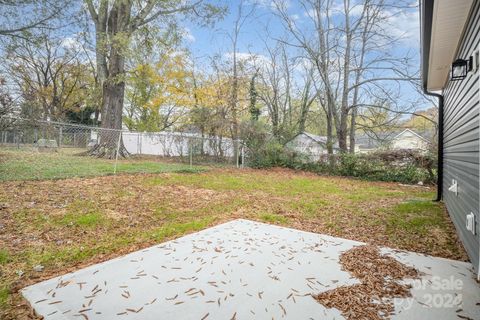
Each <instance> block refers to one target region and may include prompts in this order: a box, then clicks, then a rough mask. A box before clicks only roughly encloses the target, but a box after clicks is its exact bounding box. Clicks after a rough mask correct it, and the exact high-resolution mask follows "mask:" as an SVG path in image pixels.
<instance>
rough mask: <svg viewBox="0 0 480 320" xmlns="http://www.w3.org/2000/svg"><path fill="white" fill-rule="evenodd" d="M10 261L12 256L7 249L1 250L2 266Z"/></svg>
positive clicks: (0, 263)
mask: <svg viewBox="0 0 480 320" xmlns="http://www.w3.org/2000/svg"><path fill="white" fill-rule="evenodd" d="M8 261H10V254H9V253H8V251H7V250H6V249H0V266H1V265H4V264H7V262H8Z"/></svg>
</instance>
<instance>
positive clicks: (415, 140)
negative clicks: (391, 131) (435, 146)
mask: <svg viewBox="0 0 480 320" xmlns="http://www.w3.org/2000/svg"><path fill="white" fill-rule="evenodd" d="M428 147H429V143H428V140H427V139H425V138H424V137H422V136H421V135H419V134H418V133H416V132H415V131H412V130H410V129H405V130H403V131H402V132H400V133H399V134H397V135H396V136H395V137H393V139H392V141H391V143H390V146H389V148H390V149H391V150H419V151H427V150H428Z"/></svg>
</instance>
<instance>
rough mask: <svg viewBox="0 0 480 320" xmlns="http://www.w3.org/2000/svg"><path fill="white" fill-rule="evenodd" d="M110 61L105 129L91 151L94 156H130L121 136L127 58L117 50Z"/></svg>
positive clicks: (105, 91) (104, 99) (104, 105)
mask: <svg viewBox="0 0 480 320" xmlns="http://www.w3.org/2000/svg"><path fill="white" fill-rule="evenodd" d="M109 62H110V63H109V70H110V75H109V78H108V79H106V80H105V81H104V83H103V97H102V110H103V112H102V125H101V127H102V128H103V129H104V130H101V132H100V135H99V138H100V139H99V141H98V142H97V144H96V145H95V146H94V147H93V148H92V149H91V150H90V152H89V153H90V155H93V156H97V157H103V158H109V159H113V158H115V157H116V156H117V152H118V155H119V156H120V157H123V158H125V157H128V156H129V153H128V151H127V149H126V148H125V146H124V144H123V139H122V137H121V130H122V116H123V99H124V93H125V81H124V79H123V77H124V73H125V60H124V57H123V56H122V55H121V54H119V53H117V52H115V53H113V54H112V55H111V56H110V61H109ZM112 129H114V130H112ZM117 149H118V150H117Z"/></svg>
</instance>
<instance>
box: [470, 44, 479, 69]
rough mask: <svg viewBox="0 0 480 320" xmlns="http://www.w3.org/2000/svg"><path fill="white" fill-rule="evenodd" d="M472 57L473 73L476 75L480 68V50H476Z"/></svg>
mask: <svg viewBox="0 0 480 320" xmlns="http://www.w3.org/2000/svg"><path fill="white" fill-rule="evenodd" d="M472 57H473V59H472V62H473V65H472V71H473V72H474V73H475V72H477V71H478V69H479V68H480V49H477V50H475V52H474V53H473V55H472Z"/></svg>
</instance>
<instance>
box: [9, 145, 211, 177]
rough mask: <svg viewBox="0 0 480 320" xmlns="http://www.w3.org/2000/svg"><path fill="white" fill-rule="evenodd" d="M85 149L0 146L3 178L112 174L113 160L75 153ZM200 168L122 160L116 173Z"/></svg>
mask: <svg viewBox="0 0 480 320" xmlns="http://www.w3.org/2000/svg"><path fill="white" fill-rule="evenodd" d="M84 151H85V150H83V149H68V148H64V149H59V151H58V152H52V153H39V152H38V151H34V150H33V149H31V148H24V149H15V148H9V149H6V148H2V149H0V181H8V180H43V179H63V178H71V177H90V176H104V175H111V174H113V172H114V165H115V161H114V160H106V159H97V158H93V157H88V156H78V155H76V154H78V153H81V152H84ZM199 170H202V168H201V167H198V166H194V167H190V165H188V164H178V163H165V162H158V161H153V160H138V159H129V160H119V161H118V165H117V173H161V172H183V171H199Z"/></svg>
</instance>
